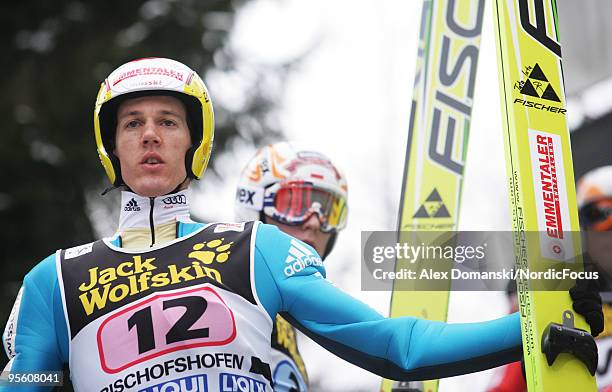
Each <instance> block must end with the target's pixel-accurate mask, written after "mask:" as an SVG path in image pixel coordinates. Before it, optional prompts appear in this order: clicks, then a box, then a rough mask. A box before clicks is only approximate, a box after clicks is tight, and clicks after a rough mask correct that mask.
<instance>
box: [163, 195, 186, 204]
mask: <svg viewBox="0 0 612 392" xmlns="http://www.w3.org/2000/svg"><path fill="white" fill-rule="evenodd" d="M162 202H163V203H164V204H166V205H170V204H187V196H185V195H174V196H168V197H166V198H164V199H162Z"/></svg>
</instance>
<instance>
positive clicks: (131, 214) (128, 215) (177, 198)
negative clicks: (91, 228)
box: [117, 189, 191, 233]
mask: <svg viewBox="0 0 612 392" xmlns="http://www.w3.org/2000/svg"><path fill="white" fill-rule="evenodd" d="M176 221H185V222H190V221H191V220H190V219H189V191H188V189H184V190H182V191H179V192H176V193H171V194H169V195H164V196H158V197H144V196H140V195H137V194H136V193H133V192H129V191H123V192H121V214H120V215H119V227H118V229H117V232H118V233H121V232H124V231H126V230H128V229H139V228H143V229H152V228H154V227H155V226H159V225H163V224H167V223H170V222H176Z"/></svg>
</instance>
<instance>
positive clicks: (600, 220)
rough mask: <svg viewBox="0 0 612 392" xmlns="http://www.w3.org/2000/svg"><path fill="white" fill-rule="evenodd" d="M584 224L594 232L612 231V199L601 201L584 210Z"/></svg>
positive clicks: (587, 206) (589, 205) (582, 212)
mask: <svg viewBox="0 0 612 392" xmlns="http://www.w3.org/2000/svg"><path fill="white" fill-rule="evenodd" d="M580 214H581V216H582V218H583V220H584V223H585V224H586V225H587V226H588V228H589V229H591V230H594V231H610V230H612V199H604V200H599V201H596V202H594V203H591V204H588V205H586V206H584V207H583V208H582V210H581V211H580Z"/></svg>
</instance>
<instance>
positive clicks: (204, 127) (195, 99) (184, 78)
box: [94, 57, 215, 186]
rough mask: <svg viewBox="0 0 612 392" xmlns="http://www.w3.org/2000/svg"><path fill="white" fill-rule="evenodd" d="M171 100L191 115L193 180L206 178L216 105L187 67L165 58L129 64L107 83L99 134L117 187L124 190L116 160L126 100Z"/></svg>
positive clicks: (99, 104)
mask: <svg viewBox="0 0 612 392" xmlns="http://www.w3.org/2000/svg"><path fill="white" fill-rule="evenodd" d="M147 95H170V96H173V97H176V98H178V99H179V100H180V101H181V102H183V104H184V105H185V109H186V111H187V125H188V127H189V131H190V133H191V148H190V149H189V150H188V151H187V154H186V156H185V168H186V170H187V176H188V177H189V178H194V179H198V178H200V177H201V176H202V174H203V173H204V170H205V169H206V166H207V165H208V159H209V158H210V152H211V149H212V143H213V136H214V128H215V125H214V124H215V121H214V115H213V108H212V103H211V101H210V97H209V96H208V91H207V90H206V86H205V85H204V82H203V81H202V79H201V78H200V77H199V76H198V74H197V73H195V72H194V71H193V70H191V69H190V68H189V67H187V66H186V65H184V64H182V63H180V62H178V61H175V60H171V59H166V58H158V57H151V58H143V59H138V60H133V61H130V62H128V63H125V64H123V65H121V66H119V68H117V69H115V70H114V71H113V72H111V74H110V75H109V76H108V77H107V78H106V79H105V80H104V82H103V83H102V86H101V87H100V91H99V92H98V97H97V99H96V105H95V108H94V133H95V137H96V146H97V149H98V155H99V156H100V161H101V162H102V166H103V167H104V170H105V171H106V175H107V176H108V178H109V180H110V182H111V183H112V184H113V185H114V186H119V185H122V184H123V179H122V178H121V170H120V165H119V160H118V159H117V157H116V156H115V154H113V150H114V147H115V132H116V125H117V109H118V107H119V104H120V103H121V102H123V101H124V99H126V98H135V97H139V96H147Z"/></svg>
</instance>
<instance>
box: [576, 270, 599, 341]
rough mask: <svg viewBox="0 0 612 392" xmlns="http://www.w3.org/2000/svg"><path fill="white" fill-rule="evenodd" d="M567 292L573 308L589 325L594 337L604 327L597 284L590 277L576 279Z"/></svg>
mask: <svg viewBox="0 0 612 392" xmlns="http://www.w3.org/2000/svg"><path fill="white" fill-rule="evenodd" d="M569 293H570V297H572V302H573V308H574V310H575V311H576V313H578V314H580V315H582V316H583V317H584V318H585V319H586V322H587V323H588V324H589V326H590V327H591V336H593V337H596V336H597V335H599V334H600V333H601V332H602V331H603V329H604V315H603V310H602V308H601V295H599V290H598V287H597V285H596V284H595V282H594V281H593V280H591V279H578V280H577V281H576V285H575V286H574V287H572V288H571V289H570V290H569Z"/></svg>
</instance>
